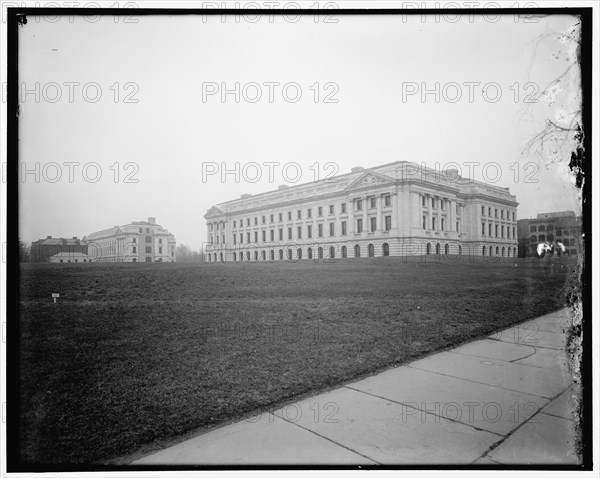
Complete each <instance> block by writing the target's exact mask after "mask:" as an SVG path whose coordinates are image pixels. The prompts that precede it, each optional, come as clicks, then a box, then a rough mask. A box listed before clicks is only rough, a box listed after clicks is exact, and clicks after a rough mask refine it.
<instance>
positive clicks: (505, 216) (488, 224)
mask: <svg viewBox="0 0 600 478" xmlns="http://www.w3.org/2000/svg"><path fill="white" fill-rule="evenodd" d="M517 206H518V203H517V201H516V198H515V196H514V195H512V194H511V193H510V191H509V190H508V188H501V187H498V186H494V185H491V184H487V183H483V182H480V181H475V180H473V179H469V178H464V177H461V176H460V174H459V172H458V171H457V170H456V169H451V170H448V171H447V172H446V173H442V172H440V171H437V170H434V169H431V168H426V167H424V166H420V165H418V164H416V163H411V162H407V161H399V162H395V163H390V164H384V165H382V166H377V167H373V168H369V169H364V168H362V167H356V168H352V171H351V172H350V173H348V174H342V175H340V176H336V177H333V178H328V180H327V181H319V182H312V183H308V184H301V185H297V186H291V187H287V186H280V187H279V189H278V190H276V191H271V192H266V193H262V194H256V195H248V194H244V195H242V197H241V198H239V199H234V200H232V201H227V202H224V203H221V204H216V205H215V206H213V207H211V208H210V209H209V210H208V212H207V213H206V214H205V216H204V218H205V219H206V225H207V242H208V244H207V245H206V247H205V257H206V260H208V261H210V262H215V261H217V262H225V261H228V262H229V261H231V262H240V261H281V260H288V261H289V260H298V259H330V258H342V259H345V258H355V257H357V258H358V257H379V256H406V255H430V254H431V255H448V254H453V255H461V254H465V255H470V256H497V257H507V258H508V257H515V256H516V253H517V234H516V229H517V219H516V215H517Z"/></svg>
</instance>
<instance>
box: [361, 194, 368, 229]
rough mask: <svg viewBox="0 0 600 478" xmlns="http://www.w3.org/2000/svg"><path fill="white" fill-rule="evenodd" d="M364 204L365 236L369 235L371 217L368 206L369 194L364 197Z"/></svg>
mask: <svg viewBox="0 0 600 478" xmlns="http://www.w3.org/2000/svg"><path fill="white" fill-rule="evenodd" d="M362 204H363V230H362V234H363V237H364V236H366V235H367V232H368V231H369V226H368V224H367V222H368V220H369V218H368V207H369V198H368V196H363V197H362Z"/></svg>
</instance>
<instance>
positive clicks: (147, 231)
mask: <svg viewBox="0 0 600 478" xmlns="http://www.w3.org/2000/svg"><path fill="white" fill-rule="evenodd" d="M217 229H218V228H217ZM146 234H150V228H149V227H147V228H146Z"/></svg>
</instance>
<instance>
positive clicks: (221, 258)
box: [219, 252, 223, 262]
mask: <svg viewBox="0 0 600 478" xmlns="http://www.w3.org/2000/svg"><path fill="white" fill-rule="evenodd" d="M219 259H220V260H221V262H223V253H222V252H219Z"/></svg>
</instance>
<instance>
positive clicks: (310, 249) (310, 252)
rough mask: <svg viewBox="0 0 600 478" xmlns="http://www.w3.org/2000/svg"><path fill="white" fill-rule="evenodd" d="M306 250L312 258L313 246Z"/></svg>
mask: <svg viewBox="0 0 600 478" xmlns="http://www.w3.org/2000/svg"><path fill="white" fill-rule="evenodd" d="M306 252H308V258H309V259H312V247H309V248H308V251H306Z"/></svg>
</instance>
